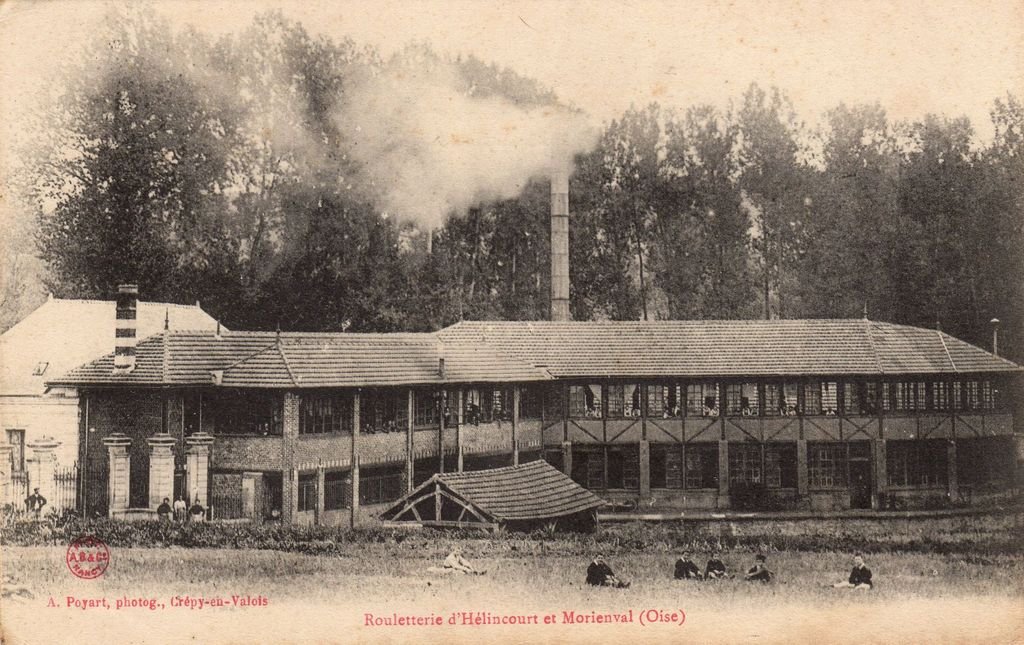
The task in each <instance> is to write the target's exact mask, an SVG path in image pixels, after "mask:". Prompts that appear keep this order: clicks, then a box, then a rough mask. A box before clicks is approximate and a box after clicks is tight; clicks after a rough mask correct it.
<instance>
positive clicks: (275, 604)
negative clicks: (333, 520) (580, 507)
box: [0, 540, 1024, 643]
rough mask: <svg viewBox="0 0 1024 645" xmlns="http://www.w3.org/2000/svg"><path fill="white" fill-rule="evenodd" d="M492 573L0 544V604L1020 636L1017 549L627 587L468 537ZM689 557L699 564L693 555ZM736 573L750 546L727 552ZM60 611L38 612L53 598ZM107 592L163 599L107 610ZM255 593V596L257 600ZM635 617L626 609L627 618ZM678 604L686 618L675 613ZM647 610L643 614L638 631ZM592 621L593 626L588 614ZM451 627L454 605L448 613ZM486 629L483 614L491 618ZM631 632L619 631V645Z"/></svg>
mask: <svg viewBox="0 0 1024 645" xmlns="http://www.w3.org/2000/svg"><path fill="white" fill-rule="evenodd" d="M463 545H464V551H465V555H466V556H467V557H468V558H469V559H471V560H472V561H474V563H475V564H477V565H479V566H481V567H483V568H486V569H487V570H488V573H487V575H485V576H468V577H467V576H458V577H452V576H443V575H432V574H429V573H428V572H427V567H428V566H430V565H432V564H438V563H439V561H438V559H437V555H436V548H435V549H424V548H422V547H421V545H419V544H418V543H417V542H416V541H408V542H404V543H401V544H394V543H381V544H378V543H363V544H350V545H346V547H345V549H344V550H343V551H342V552H341V553H340V554H338V555H330V556H323V555H304V554H299V553H284V552H277V551H258V550H230V549H183V548H177V547H170V548H162V549H161V548H114V549H112V550H111V565H110V568H109V569H108V571H107V572H106V574H105V575H104V576H103V577H102V578H100V579H98V580H92V581H88V580H78V579H76V578H74V577H72V576H71V574H70V573H69V572H68V570H67V569H66V567H65V565H64V562H63V556H64V548H63V547H59V546H58V547H4V548H3V551H2V566H3V571H4V574H5V575H12V576H13V577H14V578H15V580H16V581H17V582H18V583H19V584H21V585H24V586H25V587H27V588H28V589H29V590H30V591H31V592H32V593H33V594H34V598H32V599H24V600H15V601H10V600H9V601H6V602H4V604H3V606H2V607H0V611H2V621H3V625H4V631H5V635H6V636H8V637H9V638H10V639H11V642H47V643H49V642H81V643H86V642H105V643H107V642H153V643H158V642H159V643H162V642H196V641H199V642H210V641H215V642H297V641H311V640H312V641H317V642H334V641H357V642H407V641H409V640H417V641H421V642H447V643H453V642H474V643H475V642H481V641H484V640H496V639H497V640H508V641H512V642H528V641H540V640H544V641H552V640H553V641H559V642H578V641H590V642H594V641H595V640H606V639H609V638H611V639H613V640H616V641H622V640H623V639H633V640H639V639H642V640H643V641H644V642H658V641H661V642H668V641H680V640H691V641H692V640H696V641H702V642H707V641H717V642H738V641H747V642H758V643H770V642H794V641H798V640H799V641H803V640H817V641H821V642H858V643H866V642H966V641H973V642H1013V641H1018V640H1022V639H1024V603H1022V602H1021V598H1022V596H1024V593H1022V592H1024V558H1022V557H1021V556H1017V555H1002V556H987V557H985V558H965V557H964V556H957V555H935V554H922V553H885V554H881V553H880V554H874V555H870V556H869V557H868V565H869V566H870V567H871V569H872V570H873V571H874V573H875V580H876V588H875V589H874V590H872V591H870V592H853V591H846V590H834V589H831V588H827V587H826V584H827V583H831V582H835V581H838V580H841V579H844V578H845V576H846V574H847V573H848V570H849V560H850V557H849V554H839V553H830V552H822V553H806V552H789V553H773V554H771V555H770V558H769V566H770V567H771V568H772V569H773V570H775V571H776V572H777V573H778V581H777V582H775V583H772V584H769V585H762V584H759V583H746V582H743V581H741V580H724V581H718V582H708V583H700V582H692V581H675V580H672V579H671V574H672V564H673V562H674V555H672V554H671V553H660V552H659V553H650V552H643V551H632V552H623V553H617V554H614V555H611V556H610V557H609V560H610V564H611V565H612V567H613V568H614V569H615V571H616V573H617V574H619V575H620V577H622V578H624V579H627V580H631V581H632V587H631V588H630V589H628V590H615V589H605V588H590V587H587V586H586V585H584V584H583V578H584V575H585V569H586V565H587V556H575V555H566V554H549V553H544V552H543V551H537V550H534V551H532V552H524V551H522V550H519V551H500V552H499V551H495V550H494V549H493V548H489V547H488V546H487V543H486V542H485V541H479V542H477V541H474V540H466V541H464V542H463ZM696 559H697V560H698V562H699V563H701V564H703V560H704V559H705V556H704V555H703V554H698V555H697V558H696ZM723 559H724V560H725V561H726V564H727V565H729V566H730V568H732V569H733V570H739V569H744V568H745V567H747V566H749V563H750V561H751V560H752V553H751V552H750V551H742V552H738V551H737V552H726V553H724V558H723ZM232 595H240V596H254V597H255V596H262V597H263V598H266V601H267V604H266V606H247V607H237V606H230V604H231V603H229V606H225V607H209V606H207V607H204V608H202V609H188V608H185V607H172V606H171V603H172V598H174V597H176V596H178V597H180V596H190V597H192V598H196V597H204V598H212V597H224V598H230V596H232ZM68 596H73V597H75V598H79V599H84V598H97V599H99V598H106V599H107V602H108V604H109V605H110V609H104V608H90V609H81V608H74V607H71V608H69V607H66V604H67V597H68ZM51 597H52V598H53V600H54V602H55V604H57V605H58V607H48V606H47V605H48V604H49V600H50V598H51ZM118 599H122V600H124V599H128V600H132V599H137V600H145V601H149V600H152V601H153V603H154V606H156V609H154V610H150V609H147V608H128V609H120V610H118V609H115V608H114V606H113V605H114V604H115V603H116V601H117V600H118ZM257 602H262V601H259V600H257ZM630 611H632V614H631V615H630V614H629V612H630ZM453 612H476V613H475V614H473V615H474V616H477V617H480V618H482V619H500V617H501V616H506V615H509V616H517V617H520V616H521V617H525V618H523V620H532V619H531V618H530V617H531V616H536V620H537V621H538V623H539V624H538V625H536V626H534V625H486V624H485V625H473V624H469V625H465V624H457V625H454V626H452V625H448V624H447V621H448V620H449V618H450V617H451V616H452V614H453ZM564 612H575V614H574V615H575V616H589V617H596V615H601V616H604V615H606V614H625V616H626V617H627V618H631V619H632V622H628V623H624V624H612V625H609V624H603V623H602V624H593V623H582V624H580V623H572V624H568V623H567V622H566V615H565V613H564ZM673 612H675V613H676V617H675V619H676V620H677V621H678V619H679V618H681V616H682V614H683V612H685V620H684V621H683V622H682V624H681V625H680V624H678V622H676V623H672V622H665V623H661V622H655V623H654V624H651V623H650V621H649V620H648V619H650V618H653V617H658V618H665V619H666V620H668V621H671V620H672V618H671V614H672V613H673ZM368 613H370V614H373V615H374V616H375V617H381V618H384V617H386V618H387V619H388V620H390V619H391V617H392V615H393V614H395V613H397V614H399V615H414V616H418V617H421V619H423V620H426V619H433V618H436V617H440V619H441V620H442V621H443V622H444V623H445V624H444V625H442V626H427V625H419V626H367V625H366V624H365V623H366V614H368ZM549 615H550V616H553V618H552V619H551V620H553V623H552V624H549V625H544V624H543V620H544V618H545V617H546V616H549ZM641 618H643V621H644V623H645V624H641V622H640V621H641ZM595 619H596V618H595ZM456 620H457V622H461V614H458V615H457V616H456ZM484 622H487V621H486V620H485V621H484ZM627 642H628V640H627Z"/></svg>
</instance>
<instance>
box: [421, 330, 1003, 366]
mask: <svg viewBox="0 0 1024 645" xmlns="http://www.w3.org/2000/svg"><path fill="white" fill-rule="evenodd" d="M438 335H439V336H440V337H441V338H442V339H444V340H445V341H446V342H449V343H477V344H483V345H489V346H491V347H494V348H495V349H497V350H500V351H502V352H504V353H508V354H510V355H512V356H515V357H516V358H519V359H521V360H523V361H525V362H528V363H530V364H532V365H535V366H539V367H544V368H545V369H547V370H548V372H550V373H551V374H552V375H553V376H555V377H560V378H573V377H600V376H623V377H657V376H692V377H703V376H774V375H778V376H786V375H806V374H813V375H833V374H834V375H840V374H873V375H883V374H914V373H932V374H952V373H971V372H1006V371H1018V370H1020V369H1021V368H1020V367H1019V366H1018V365H1016V364H1014V363H1012V362H1011V361H1008V360H1006V359H1003V358H999V357H997V356H994V355H992V354H990V353H989V352H986V351H985V350H983V349H980V348H978V347H975V346H973V345H970V344H968V343H965V342H963V341H961V340H958V339H956V338H953V337H952V336H949V335H948V334H944V333H942V332H940V331H936V330H930V329H921V328H918V327H908V326H905V325H894V324H890V323H880V322H872V321H868V320H703V321H656V322H548V321H540V322H506V321H499V322H484V321H473V322H460V323H458V324H456V325H453V326H451V327H448V328H446V329H442V330H441V331H440V332H438Z"/></svg>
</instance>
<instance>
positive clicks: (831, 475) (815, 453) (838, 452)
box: [807, 442, 847, 488]
mask: <svg viewBox="0 0 1024 645" xmlns="http://www.w3.org/2000/svg"><path fill="white" fill-rule="evenodd" d="M846 463H847V457H846V444H844V443H840V442H809V443H808V444H807V474H808V478H809V483H810V487H811V488H845V487H846V485H847V479H846Z"/></svg>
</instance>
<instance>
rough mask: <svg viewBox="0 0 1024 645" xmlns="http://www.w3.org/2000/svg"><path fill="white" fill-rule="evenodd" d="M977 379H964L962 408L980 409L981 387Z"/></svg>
mask: <svg viewBox="0 0 1024 645" xmlns="http://www.w3.org/2000/svg"><path fill="white" fill-rule="evenodd" d="M979 385H980V384H979V383H978V381H964V399H965V400H964V408H965V409H967V410H980V409H981V388H980V387H979Z"/></svg>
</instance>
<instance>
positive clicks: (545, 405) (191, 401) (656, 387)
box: [185, 379, 1005, 435]
mask: <svg viewBox="0 0 1024 645" xmlns="http://www.w3.org/2000/svg"><path fill="white" fill-rule="evenodd" d="M561 388H562V386H561V385H560V384H553V385H544V386H541V385H534V386H527V387H524V388H521V390H520V402H519V416H520V417H521V418H524V419H537V418H541V417H542V416H543V417H545V418H561V416H562V415H563V410H564V407H563V402H562V398H561V392H562V389H561ZM644 390H645V389H644V388H643V387H641V385H640V384H638V383H589V384H573V385H570V386H569V387H568V397H569V398H568V401H567V404H568V405H567V407H568V413H569V416H570V417H572V418H604V417H609V418H630V417H640V416H641V415H642V414H646V415H647V416H648V417H655V418H674V417H681V416H693V417H717V416H719V415H720V414H725V415H727V416H754V417H771V416H796V415H805V416H819V415H824V416H833V415H838V414H844V415H851V416H855V415H875V414H878V413H879V412H889V413H893V412H895V413H914V412H924V411H937V412H947V411H951V410H956V411H965V410H978V411H987V410H996V409H1002V408H1003V407H1004V405H1005V402H1004V401H1003V398H1002V388H1000V387H997V384H996V383H993V382H992V381H990V380H985V379H977V380H956V381H892V382H884V383H879V382H873V381H817V380H812V381H800V382H798V381H780V382H776V381H751V382H746V383H724V384H723V383H718V382H715V381H706V382H687V383H685V384H684V383H661V384H650V385H647V387H646V396H644ZM206 396H207V398H208V399H210V400H209V401H208V402H206V403H205V404H200V403H199V401H200V400H201V397H199V396H197V395H193V396H189V397H187V398H186V407H185V423H186V425H187V426H188V427H189V429H190V430H194V429H196V428H198V425H199V422H200V420H201V416H202V411H201V410H200V408H204V409H205V410H207V411H208V414H210V415H212V420H213V425H214V427H215V428H216V431H217V432H218V433H221V434H256V435H280V434H281V431H282V415H281V405H280V402H281V398H280V396H275V395H269V394H268V393H267V392H265V391H261V390H244V389H238V390H223V391H218V392H217V393H215V394H208V395H206ZM458 397H459V393H458V391H444V392H441V391H433V390H429V389H422V390H416V391H414V395H413V410H412V413H413V425H414V426H416V427H436V426H437V425H438V424H439V423H440V420H441V418H442V417H443V418H444V421H445V424H446V425H449V424H453V423H454V422H455V416H456V415H455V412H456V411H457V402H458ZM513 407H514V394H513V389H512V387H471V388H466V389H464V390H463V391H462V419H463V423H465V424H468V425H478V424H480V423H490V422H492V421H502V420H511V419H512V417H513ZM642 409H643V412H642V411H641V410H642ZM352 416H353V415H352V395H351V394H350V393H347V392H315V393H308V394H303V395H302V397H301V401H300V405H299V433H300V434H320V433H351V431H352ZM359 418H360V426H361V427H360V431H361V432H363V433H365V434H373V433H378V432H402V431H404V430H405V429H406V428H407V426H408V418H409V404H408V394H407V392H406V391H403V390H397V389H367V390H364V391H363V392H362V393H361V395H360V399H359Z"/></svg>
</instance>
